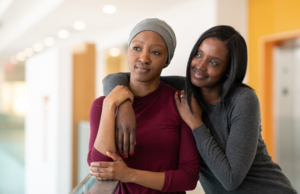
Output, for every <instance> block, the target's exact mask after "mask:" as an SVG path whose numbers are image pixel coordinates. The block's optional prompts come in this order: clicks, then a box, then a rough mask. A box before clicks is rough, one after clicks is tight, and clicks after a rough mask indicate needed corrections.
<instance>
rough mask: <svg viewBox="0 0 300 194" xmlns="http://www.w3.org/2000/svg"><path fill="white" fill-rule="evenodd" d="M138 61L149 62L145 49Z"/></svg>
mask: <svg viewBox="0 0 300 194" xmlns="http://www.w3.org/2000/svg"><path fill="white" fill-rule="evenodd" d="M139 62H141V63H143V64H149V63H150V59H149V54H148V52H146V51H143V52H141V55H140V58H139Z"/></svg>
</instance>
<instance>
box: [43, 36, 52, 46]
mask: <svg viewBox="0 0 300 194" xmlns="http://www.w3.org/2000/svg"><path fill="white" fill-rule="evenodd" d="M54 42H55V40H54V38H52V37H47V38H45V39H44V44H45V45H46V46H52V45H53V44H54Z"/></svg>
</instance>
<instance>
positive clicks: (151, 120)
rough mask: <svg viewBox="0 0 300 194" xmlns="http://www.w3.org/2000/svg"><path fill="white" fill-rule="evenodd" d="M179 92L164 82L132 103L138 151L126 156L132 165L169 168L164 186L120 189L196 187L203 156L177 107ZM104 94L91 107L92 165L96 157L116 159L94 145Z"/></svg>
mask: <svg viewBox="0 0 300 194" xmlns="http://www.w3.org/2000/svg"><path fill="white" fill-rule="evenodd" d="M175 92H176V90H175V89H174V88H172V87H171V86H169V85H166V84H165V83H163V82H160V85H159V87H158V88H157V89H156V90H155V91H153V92H151V93H149V94H148V95H146V96H143V97H135V98H134V103H133V105H132V106H133V110H134V112H135V115H136V122H137V130H136V146H135V152H134V155H133V156H129V157H128V158H127V159H125V160H124V161H125V163H126V164H127V166H128V167H130V168H134V169H140V170H146V171H152V172H165V182H164V186H163V188H162V190H161V191H157V190H154V189H150V188H147V187H144V186H141V185H138V184H135V183H121V184H120V186H119V188H118V190H117V193H122V194H123V193H150V194H152V193H168V192H175V193H185V192H184V191H186V190H193V189H194V188H195V187H196V184H197V181H198V178H199V169H200V156H199V154H198V151H197V148H196V143H195V140H194V137H193V135H192V132H191V129H190V128H189V127H188V126H187V124H186V123H185V122H184V121H183V120H182V119H181V117H180V115H179V112H178V110H177V107H176V104H175V100H174V94H175ZM104 98H105V97H104V96H102V97H99V98H97V99H96V100H95V101H94V102H93V104H92V107H91V111H90V127H91V136H90V142H89V153H88V159H87V160H88V164H89V165H90V164H91V162H96V161H112V160H111V158H109V157H107V156H105V155H103V154H101V153H100V152H99V151H97V150H96V149H95V148H94V142H95V139H96V136H97V133H98V129H99V123H100V119H101V112H102V105H103V100H104Z"/></svg>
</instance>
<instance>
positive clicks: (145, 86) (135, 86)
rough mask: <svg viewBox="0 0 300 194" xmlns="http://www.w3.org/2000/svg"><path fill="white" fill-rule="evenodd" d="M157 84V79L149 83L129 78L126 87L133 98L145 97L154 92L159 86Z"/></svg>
mask: <svg viewBox="0 0 300 194" xmlns="http://www.w3.org/2000/svg"><path fill="white" fill-rule="evenodd" d="M159 83H160V81H159V78H158V79H155V80H152V81H149V82H141V81H137V80H134V78H132V77H130V82H129V85H128V87H129V89H130V91H131V92H132V93H133V95H134V96H146V95H147V94H149V93H151V92H153V91H154V90H156V89H157V88H158V86H159Z"/></svg>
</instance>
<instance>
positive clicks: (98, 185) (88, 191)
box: [70, 174, 119, 194]
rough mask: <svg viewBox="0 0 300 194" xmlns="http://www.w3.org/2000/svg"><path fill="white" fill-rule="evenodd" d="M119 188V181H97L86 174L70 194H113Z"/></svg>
mask: <svg viewBox="0 0 300 194" xmlns="http://www.w3.org/2000/svg"><path fill="white" fill-rule="evenodd" d="M118 186H119V181H98V180H97V179H95V178H94V177H92V175H91V174H88V175H87V176H86V177H85V179H83V181H82V182H81V183H79V185H77V186H76V187H75V188H74V189H73V190H72V191H71V192H70V194H114V193H115V192H116V190H117V188H118Z"/></svg>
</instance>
